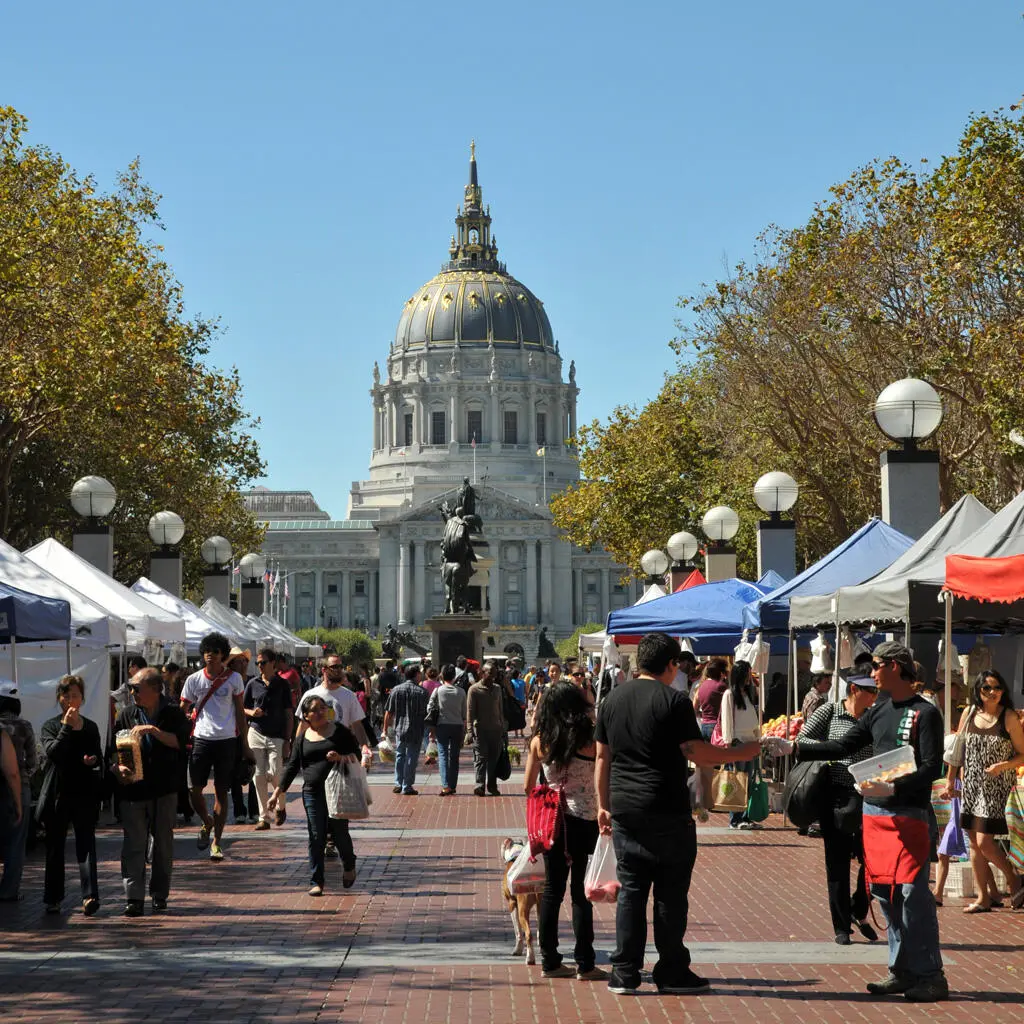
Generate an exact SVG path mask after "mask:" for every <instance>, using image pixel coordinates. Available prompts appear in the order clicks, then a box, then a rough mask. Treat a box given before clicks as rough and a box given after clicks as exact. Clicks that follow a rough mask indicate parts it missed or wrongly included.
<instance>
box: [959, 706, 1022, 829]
mask: <svg viewBox="0 0 1024 1024" xmlns="http://www.w3.org/2000/svg"><path fill="white" fill-rule="evenodd" d="M965 713H966V714H970V716H971V717H970V718H969V719H968V720H967V723H966V725H965V726H964V766H963V806H962V810H961V815H960V824H961V827H962V828H964V829H965V830H967V831H969V832H982V833H985V834H987V835H992V836H1004V835H1006V801H1007V799H1008V798H1009V796H1010V790H1011V789H1012V788H1013V783H1014V779H1015V776H1016V773H1015V772H1003V773H1002V774H1001V775H996V776H992V775H986V774H985V769H986V768H987V767H988V766H989V765H993V764H998V763H999V762H1000V761H1009V760H1010V759H1011V758H1012V757H1014V755H1015V753H1016V752H1015V750H1014V747H1013V741H1012V740H1011V739H1010V734H1009V733H1008V732H1007V730H1006V724H1005V718H1006V713H1005V711H1003V710H1002V709H1000V715H999V721H997V722H996V723H995V724H994V725H990V726H984V725H979V724H978V721H977V711H976V709H970V710H969V711H968V712H965Z"/></svg>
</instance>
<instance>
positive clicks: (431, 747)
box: [427, 740, 437, 761]
mask: <svg viewBox="0 0 1024 1024" xmlns="http://www.w3.org/2000/svg"><path fill="white" fill-rule="evenodd" d="M427 760H428V761H430V760H437V744H436V743H435V742H434V741H433V740H431V741H430V742H429V743H428V744H427Z"/></svg>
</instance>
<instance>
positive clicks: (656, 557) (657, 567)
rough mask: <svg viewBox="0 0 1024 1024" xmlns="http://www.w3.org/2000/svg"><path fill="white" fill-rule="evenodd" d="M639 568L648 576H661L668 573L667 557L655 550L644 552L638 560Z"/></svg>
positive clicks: (662, 552)
mask: <svg viewBox="0 0 1024 1024" xmlns="http://www.w3.org/2000/svg"><path fill="white" fill-rule="evenodd" d="M640 568H641V569H643V571H644V572H645V573H647V575H648V576H661V575H662V574H663V573H665V572H667V571H668V555H666V554H665V552H664V551H659V550H658V549H657V548H652V549H651V550H650V551H645V552H644V554H643V556H642V557H641V559H640Z"/></svg>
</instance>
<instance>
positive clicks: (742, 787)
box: [705, 768, 750, 812]
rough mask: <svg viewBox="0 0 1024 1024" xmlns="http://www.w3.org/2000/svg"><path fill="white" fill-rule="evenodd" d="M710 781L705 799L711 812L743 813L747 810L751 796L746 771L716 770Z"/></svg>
mask: <svg viewBox="0 0 1024 1024" xmlns="http://www.w3.org/2000/svg"><path fill="white" fill-rule="evenodd" d="M710 781H711V784H710V787H709V788H708V789H707V790H706V792H705V797H706V799H707V800H708V803H709V806H710V809H711V810H713V811H737V812H742V811H745V810H746V809H747V801H748V799H749V797H750V794H749V779H748V778H747V773H746V772H745V771H742V772H738V771H735V770H733V769H732V768H716V769H715V770H714V771H713V772H712V773H711V780H710Z"/></svg>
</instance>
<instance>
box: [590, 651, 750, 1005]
mask: <svg viewBox="0 0 1024 1024" xmlns="http://www.w3.org/2000/svg"><path fill="white" fill-rule="evenodd" d="M681 656H682V650H681V649H680V647H679V643H678V642H677V641H676V640H674V639H672V637H670V636H667V635H666V634H665V633H648V634H647V636H645V637H644V638H643V639H642V640H641V641H640V646H639V647H638V649H637V668H638V671H639V674H638V676H637V678H635V679H631V680H629V681H628V682H624V683H621V684H620V685H619V686H617V687H615V689H614V690H612V691H611V693H609V694H608V696H607V697H605V699H604V700H603V701H602V702H601V705H600V708H599V710H598V717H597V730H596V733H595V738H596V740H597V764H596V766H595V779H596V783H597V799H598V816H597V821H598V825H599V826H600V829H601V832H602V833H604V834H606V835H607V834H609V833H610V834H611V836H612V841H613V843H614V845H615V857H616V860H617V862H618V867H617V871H618V878H619V884H620V885H621V889H620V892H619V899H618V903H617V905H616V908H615V936H616V941H617V946H616V949H615V952H614V953H613V954H612V958H611V959H612V967H613V971H612V974H611V977H610V978H609V980H608V988H609V990H610V991H612V992H614V993H616V994H619V995H624V994H628V993H633V992H636V991H637V990H638V989H639V988H640V968H641V967H642V966H643V961H644V948H645V946H646V944H647V898H648V894H649V893H650V891H651V887H652V886H653V889H654V942H655V945H656V946H657V948H658V962H657V963H656V964H655V965H654V970H653V972H652V974H653V978H654V983H655V984H656V985H657V986H658V991H659V992H661V993H687V992H700V991H703V990H705V989H707V988H709V985H708V982H707V981H706V980H705V979H704V978H701V977H698V976H697V975H696V974H694V973H693V971H692V970H690V954H689V951H688V950H687V948H686V946H685V945H684V944H683V937H684V936H685V934H686V917H687V912H688V909H689V902H688V893H689V889H690V876H691V875H692V873H693V865H694V862H695V860H696V857H697V831H696V827H695V825H694V823H693V817H692V815H691V813H690V796H689V790H688V789H687V785H686V776H687V759H689V760H691V761H693V762H694V763H695V764H697V765H708V766H711V765H715V764H719V763H721V760H722V754H721V751H719V750H717V748H715V747H712V746H711V744H710V743H706V742H704V740H703V739H702V737H701V731H700V726H699V725H698V724H697V719H696V716H695V714H694V711H693V705H692V704H691V703H690V701H689V700H687V699H686V697H684V696H683V694H681V693H679V692H678V691H677V690H674V689H672V681H673V680H674V679H675V677H676V667H677V662H678V661H679V660H680V658H681ZM759 753H760V744H759V743H757V742H754V743H746V744H743V745H742V746H739V747H735V748H733V755H734V756H735V759H736V760H737V761H751V760H753V759H754V758H756V757H757V756H758V755H759Z"/></svg>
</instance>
